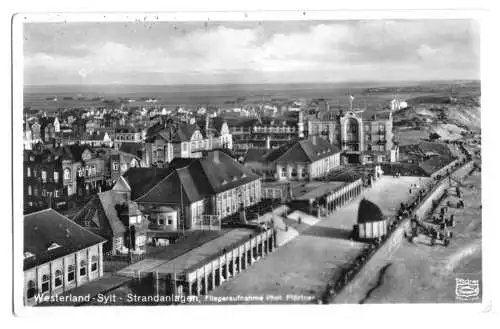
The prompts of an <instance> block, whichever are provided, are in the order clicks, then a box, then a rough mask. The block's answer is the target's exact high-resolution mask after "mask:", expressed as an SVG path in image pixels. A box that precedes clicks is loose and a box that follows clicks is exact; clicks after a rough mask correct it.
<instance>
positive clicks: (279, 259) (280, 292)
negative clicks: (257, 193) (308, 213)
mask: <svg viewBox="0 0 500 329" xmlns="http://www.w3.org/2000/svg"><path fill="white" fill-rule="evenodd" d="M426 181H427V179H426V178H420V177H399V178H393V177H391V176H382V178H381V179H380V180H379V181H377V182H376V183H375V185H374V186H373V187H372V188H369V189H365V190H363V192H362V193H361V195H360V196H359V197H358V198H356V199H355V200H353V202H351V203H350V204H348V205H347V206H344V207H343V208H340V209H337V211H336V212H334V213H333V214H331V215H330V216H329V217H327V218H325V219H324V220H321V221H317V222H315V221H312V222H310V223H311V225H309V227H307V228H305V229H301V230H299V231H301V234H300V235H298V236H297V237H296V238H294V239H293V240H291V241H289V242H288V243H286V244H285V245H284V246H282V247H281V248H280V249H278V250H277V251H276V252H273V253H271V254H269V255H267V256H266V257H265V258H264V259H263V260H261V261H260V262H257V263H256V264H255V265H254V266H252V267H251V268H249V269H248V270H246V271H245V272H243V273H241V274H239V275H237V276H236V277H234V278H232V279H231V280H229V281H228V282H225V283H224V284H223V285H222V286H220V287H218V288H217V289H216V290H214V291H212V292H210V295H212V296H238V295H240V296H268V297H269V298H268V299H267V300H265V302H266V303H269V302H277V303H287V302H297V301H299V302H305V301H307V300H310V299H312V298H315V297H319V296H320V295H321V294H322V292H323V290H324V289H325V287H326V285H327V283H328V282H329V281H330V280H332V278H335V277H338V275H340V270H341V269H342V268H343V267H345V266H347V265H348V264H349V263H350V262H351V261H352V260H353V259H354V258H355V257H356V256H357V255H358V254H359V253H360V251H361V250H362V249H363V247H364V246H365V244H364V243H360V242H354V241H350V240H348V237H349V235H350V233H351V230H352V226H353V225H354V224H355V223H356V219H357V211H358V206H359V201H360V200H361V198H363V197H366V198H367V199H369V200H370V201H372V202H374V203H376V204H377V205H378V206H379V207H380V208H381V210H382V211H383V213H384V214H385V215H391V216H392V215H395V213H396V209H397V207H399V204H400V203H401V202H403V201H406V200H407V199H409V197H410V194H409V192H410V191H409V188H410V185H411V184H417V185H418V184H424V183H425V182H426ZM297 217H298V216H293V213H292V214H291V215H290V216H288V218H286V219H284V221H286V222H289V223H290V222H291V223H290V225H293V221H296V220H297ZM300 225H308V224H307V223H304V222H302V223H301V224H300Z"/></svg>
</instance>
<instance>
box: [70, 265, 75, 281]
mask: <svg viewBox="0 0 500 329" xmlns="http://www.w3.org/2000/svg"><path fill="white" fill-rule="evenodd" d="M74 280H75V265H69V266H68V283H69V282H73V281H74Z"/></svg>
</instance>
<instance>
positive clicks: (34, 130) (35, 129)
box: [31, 121, 42, 143]
mask: <svg viewBox="0 0 500 329" xmlns="http://www.w3.org/2000/svg"><path fill="white" fill-rule="evenodd" d="M31 137H32V139H33V143H38V142H41V141H42V133H41V126H40V123H38V121H35V122H34V123H33V124H32V125H31Z"/></svg>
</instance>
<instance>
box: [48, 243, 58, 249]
mask: <svg viewBox="0 0 500 329" xmlns="http://www.w3.org/2000/svg"><path fill="white" fill-rule="evenodd" d="M59 247H60V245H58V244H57V243H55V242H54V243H52V244H51V245H50V246H49V247H48V248H47V250H54V249H57V248H59Z"/></svg>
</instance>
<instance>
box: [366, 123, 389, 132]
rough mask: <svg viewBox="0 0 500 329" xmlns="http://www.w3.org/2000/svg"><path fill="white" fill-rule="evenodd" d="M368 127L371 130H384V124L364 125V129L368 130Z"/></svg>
mask: <svg viewBox="0 0 500 329" xmlns="http://www.w3.org/2000/svg"><path fill="white" fill-rule="evenodd" d="M370 127H371V130H372V131H377V130H378V131H381V132H385V125H384V124H379V125H378V126H376V125H371V126H370V125H365V131H370ZM377 128H378V129H377Z"/></svg>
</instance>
